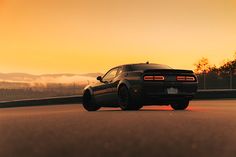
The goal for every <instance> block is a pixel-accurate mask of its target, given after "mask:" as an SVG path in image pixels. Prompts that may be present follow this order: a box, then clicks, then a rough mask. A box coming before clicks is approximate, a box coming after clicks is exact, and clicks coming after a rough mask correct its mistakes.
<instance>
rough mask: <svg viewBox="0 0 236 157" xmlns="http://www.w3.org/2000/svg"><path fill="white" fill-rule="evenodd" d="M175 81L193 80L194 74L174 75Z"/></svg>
mask: <svg viewBox="0 0 236 157" xmlns="http://www.w3.org/2000/svg"><path fill="white" fill-rule="evenodd" d="M176 80H177V81H195V80H196V79H195V77H194V76H176Z"/></svg>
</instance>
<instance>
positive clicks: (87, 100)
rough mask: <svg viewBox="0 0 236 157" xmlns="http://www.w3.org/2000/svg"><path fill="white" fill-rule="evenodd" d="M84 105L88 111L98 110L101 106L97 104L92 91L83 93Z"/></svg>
mask: <svg viewBox="0 0 236 157" xmlns="http://www.w3.org/2000/svg"><path fill="white" fill-rule="evenodd" d="M83 107H84V108H85V110H87V111H97V110H99V109H100V108H101V107H100V106H99V105H97V104H96V102H95V101H94V99H93V97H92V95H91V94H90V92H88V91H86V92H85V93H84V95H83Z"/></svg>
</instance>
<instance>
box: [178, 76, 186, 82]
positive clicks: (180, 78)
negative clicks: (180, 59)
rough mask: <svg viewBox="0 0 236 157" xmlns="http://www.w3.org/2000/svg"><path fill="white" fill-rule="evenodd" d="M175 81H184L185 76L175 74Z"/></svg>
mask: <svg viewBox="0 0 236 157" xmlns="http://www.w3.org/2000/svg"><path fill="white" fill-rule="evenodd" d="M176 80H177V81H185V80H186V77H185V76H176Z"/></svg>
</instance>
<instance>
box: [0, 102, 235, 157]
mask: <svg viewBox="0 0 236 157" xmlns="http://www.w3.org/2000/svg"><path fill="white" fill-rule="evenodd" d="M0 156H1V157H54V156H55V157H66V156H68V157H84V156H85V157H89V156H93V157H105V156H108V157H116V156H122V157H126V156H127V157H138V156H145V157H146V156H155V157H156V156H158V157H161V156H171V157H172V156H173V157H192V156H193V157H201V156H206V157H209V156H214V157H215V156H229V157H230V156H232V157H235V156H236V100H211V101H193V102H191V104H190V107H189V108H188V110H187V111H172V110H171V108H170V107H161V106H154V107H144V108H143V109H142V110H141V111H129V112H128V111H120V109H115V108H111V109H110V108H104V109H102V110H100V111H98V112H86V111H84V110H83V108H82V107H81V105H57V106H36V107H19V108H1V109H0Z"/></svg>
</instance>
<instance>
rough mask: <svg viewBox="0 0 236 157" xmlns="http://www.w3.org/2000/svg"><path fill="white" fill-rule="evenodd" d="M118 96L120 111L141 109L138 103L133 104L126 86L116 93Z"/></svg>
mask: <svg viewBox="0 0 236 157" xmlns="http://www.w3.org/2000/svg"><path fill="white" fill-rule="evenodd" d="M118 96H119V106H120V108H121V109H122V110H139V109H141V108H142V105H141V104H139V102H135V101H134V100H133V99H132V98H131V96H130V93H129V90H128V88H127V87H126V86H122V87H120V89H119V91H118Z"/></svg>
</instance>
